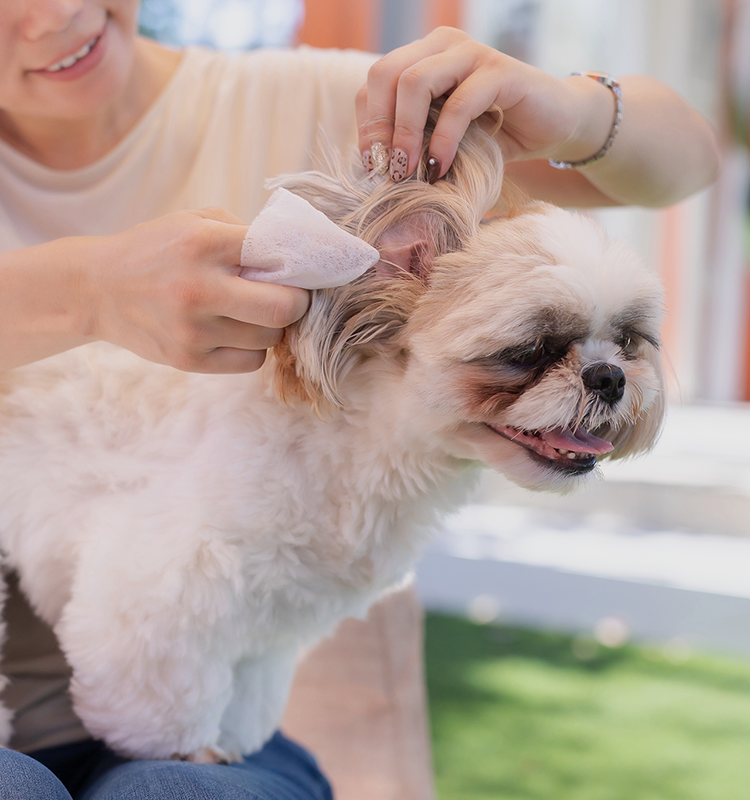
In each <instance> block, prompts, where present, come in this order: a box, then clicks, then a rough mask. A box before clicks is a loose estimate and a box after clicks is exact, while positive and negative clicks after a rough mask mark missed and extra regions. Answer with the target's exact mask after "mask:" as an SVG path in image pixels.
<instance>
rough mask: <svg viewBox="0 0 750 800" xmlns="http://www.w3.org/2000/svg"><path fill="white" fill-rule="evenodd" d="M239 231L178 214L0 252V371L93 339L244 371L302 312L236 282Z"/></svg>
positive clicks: (162, 359)
mask: <svg viewBox="0 0 750 800" xmlns="http://www.w3.org/2000/svg"><path fill="white" fill-rule="evenodd" d="M246 232H247V224H246V223H243V222H241V221H240V220H239V219H237V218H236V217H234V216H232V215H231V214H228V213H226V212H224V211H222V210H220V209H208V210H204V211H180V212H175V213H173V214H168V215H165V216H163V217H159V218H158V219H155V220H153V221H151V222H146V223H143V224H141V225H137V226H135V227H133V228H130V229H128V230H126V231H123V232H122V233H118V234H114V235H111V236H103V237H78V238H70V239H59V240H57V241H55V242H50V243H48V244H45V245H39V246H37V247H31V248H26V249H24V250H17V251H14V252H12V253H5V254H2V257H0V277H3V278H5V280H4V281H0V285H2V286H3V291H2V294H1V295H0V310H6V311H7V313H6V314H2V315H0V339H1V340H2V341H3V342H4V344H5V345H6V346H4V347H3V351H2V353H0V369H7V368H9V367H12V366H17V365H20V364H24V363H28V362H30V361H34V360H37V359H39V358H44V357H45V356H47V355H53V354H54V353H58V352H62V351H63V350H67V349H69V348H71V347H75V346H77V345H80V344H85V343H87V342H91V341H98V340H103V341H107V342H111V343H112V344H116V345H119V346H120V347H124V348H126V349H128V350H131V351H133V352H134V353H136V354H137V355H140V356H142V357H143V358H146V359H149V360H150V361H156V362H157V363H160V364H168V365H170V366H173V367H177V368H178V369H182V370H188V371H192V372H225V373H230V372H250V371H252V370H255V369H258V368H259V367H260V366H261V365H262V364H263V361H264V359H265V352H266V349H267V348H269V347H272V346H273V345H275V344H277V343H278V342H279V341H280V339H281V337H282V334H283V329H284V328H285V327H286V326H288V325H291V324H292V323H293V322H295V321H296V320H298V319H299V318H300V317H301V316H302V315H303V314H304V313H305V311H306V310H307V308H308V305H309V295H308V293H307V292H306V291H304V290H302V289H295V288H292V287H287V286H276V285H274V284H269V283H257V282H252V281H246V280H243V279H242V278H240V277H239V272H240V269H241V268H240V266H239V260H240V251H241V248H242V242H243V239H244V237H245V234H246Z"/></svg>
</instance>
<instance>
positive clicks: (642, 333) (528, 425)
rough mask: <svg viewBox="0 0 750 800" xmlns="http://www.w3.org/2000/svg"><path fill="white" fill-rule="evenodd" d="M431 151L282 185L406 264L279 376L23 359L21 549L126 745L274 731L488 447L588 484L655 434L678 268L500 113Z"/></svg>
mask: <svg viewBox="0 0 750 800" xmlns="http://www.w3.org/2000/svg"><path fill="white" fill-rule="evenodd" d="M419 172H420V174H417V175H415V176H413V177H412V178H411V179H409V180H406V181H404V182H402V183H400V184H394V183H392V182H391V181H389V180H386V179H385V178H384V177H381V176H378V175H370V176H369V177H368V176H365V177H363V175H362V174H361V171H360V173H359V174H358V173H357V172H356V170H352V171H347V170H345V169H343V168H340V169H337V170H334V171H333V172H332V174H323V173H320V172H310V173H305V174H301V175H296V176H289V177H286V178H284V179H282V180H280V181H278V184H279V185H283V186H285V187H286V188H287V189H290V190H291V191H292V192H294V193H296V194H298V195H300V196H302V197H303V198H305V199H306V200H308V201H309V202H311V203H312V204H313V205H314V206H315V207H317V208H318V209H320V210H322V211H323V212H324V213H325V214H326V215H327V216H328V217H329V218H330V219H332V220H333V221H334V222H336V223H338V224H339V225H341V226H343V227H344V228H345V229H346V230H348V231H350V232H353V233H356V234H357V235H358V236H360V237H362V238H363V239H364V240H365V241H367V242H369V243H370V244H372V245H374V246H375V247H377V248H378V250H379V252H380V254H381V256H382V260H381V261H380V262H379V263H378V264H377V266H376V267H375V268H373V269H371V270H369V271H368V272H367V273H365V275H363V276H362V277H361V278H359V279H358V280H356V281H355V282H353V283H351V284H348V285H346V286H343V287H340V288H336V289H325V290H320V291H316V292H314V293H313V299H312V306H311V310H310V312H309V313H308V314H307V315H306V316H305V317H304V318H303V319H302V320H301V321H300V322H299V323H297V324H296V325H295V326H293V328H292V329H290V330H289V331H288V333H287V336H286V338H285V341H284V343H283V345H281V346H279V347H278V348H276V351H275V352H274V353H273V354H272V355H271V356H270V357H269V358H268V360H267V362H266V364H265V365H264V367H263V368H262V370H260V371H259V372H256V373H253V374H249V375H224V376H206V375H198V374H188V373H181V372H178V371H176V370H173V369H170V368H168V367H164V366H160V365H157V364H153V363H150V362H147V361H144V360H142V359H140V358H138V357H136V356H135V355H132V354H131V353H129V352H126V351H124V350H120V349H117V348H115V347H113V346H110V345H107V344H96V345H88V346H85V347H82V348H79V349H77V350H73V351H70V352H67V353H64V354H61V355H58V356H55V357H53V358H49V359H46V360H45V361H42V362H39V363H36V364H31V365H29V366H27V367H24V368H20V369H17V370H14V371H12V372H10V373H6V374H5V375H4V376H0V379H1V380H0V474H1V475H2V481H1V483H0V547H1V548H2V551H3V553H4V560H5V564H6V566H7V568H9V569H13V570H15V571H16V572H17V573H18V575H19V577H20V583H21V586H22V588H23V590H24V592H25V593H26V595H27V596H28V598H29V600H30V601H31V603H32V604H33V606H34V608H35V610H36V611H37V613H38V614H39V615H40V616H41V617H42V618H44V619H45V620H46V621H47V622H48V623H49V624H51V625H52V626H53V628H54V630H55V632H56V634H57V636H58V638H59V640H60V643H61V646H62V648H63V651H64V652H65V654H66V657H67V659H68V661H69V663H70V664H71V666H72V669H73V681H72V686H71V691H72V695H73V698H74V702H75V708H76V711H77V713H78V714H79V716H80V718H81V719H82V720H83V722H84V724H85V725H86V726H87V728H88V729H89V731H90V732H91V733H92V734H93V735H94V736H96V737H100V738H102V739H104V740H105V741H106V742H107V744H108V745H109V746H110V747H112V748H113V749H115V750H116V751H118V752H120V753H123V754H125V755H127V756H132V757H148V758H170V757H174V756H178V757H183V758H190V759H193V760H223V759H227V758H235V757H238V756H239V755H241V754H246V753H249V752H252V751H253V750H255V749H257V748H259V747H260V746H261V745H262V744H263V743H264V742H265V741H266V739H267V738H268V737H269V736H270V734H271V733H272V732H273V730H274V729H275V728H276V726H277V725H278V723H279V720H280V718H281V715H282V711H283V708H284V704H285V701H286V698H287V693H288V690H289V687H290V684H291V680H292V674H293V671H294V666H295V659H296V658H297V655H298V653H299V651H300V648H301V647H304V646H307V645H309V644H311V643H312V642H314V641H315V640H316V639H318V638H320V637H321V636H323V635H325V634H326V633H327V632H329V631H330V630H331V629H332V628H333V627H334V625H335V624H336V623H337V622H338V621H339V620H340V619H341V618H342V617H344V616H347V615H359V614H362V613H364V611H365V610H366V609H367V607H368V605H369V604H370V603H371V602H372V601H373V600H374V599H376V598H377V597H378V596H379V595H381V594H382V593H383V592H385V591H386V590H388V589H389V588H390V587H393V586H395V585H396V584H398V583H399V582H400V581H402V580H403V579H404V577H405V576H407V574H408V573H409V571H410V569H411V567H412V565H413V564H414V562H415V560H416V558H417V557H418V556H419V554H420V550H421V548H422V547H423V545H424V543H425V541H426V540H427V539H428V537H429V536H430V531H431V530H432V529H434V526H435V524H436V522H437V520H438V519H439V517H440V515H441V514H443V513H444V512H446V511H449V510H454V509H455V508H456V507H457V506H459V505H460V504H461V503H462V502H464V500H465V498H466V495H467V492H468V490H469V488H470V486H471V484H472V480H473V476H474V475H475V473H476V472H477V470H476V467H477V466H479V465H482V464H484V465H487V466H489V467H491V468H492V469H495V470H498V471H500V472H501V473H503V474H504V475H506V476H507V477H508V478H510V479H511V480H513V481H515V482H517V483H519V484H521V485H523V486H526V487H529V488H530V489H534V490H558V491H559V490H568V489H570V488H573V487H575V486H576V485H577V484H579V483H580V482H581V481H583V480H584V479H586V478H587V476H590V475H591V474H592V473H593V472H595V469H596V465H597V463H598V461H599V460H600V459H602V458H618V457H622V456H628V455H632V454H635V453H638V452H640V451H644V450H646V449H648V448H649V447H650V446H651V445H652V444H653V442H654V439H655V437H656V435H657V433H658V430H659V428H660V425H661V422H662V416H663V402H664V400H663V398H664V394H663V381H662V372H661V366H660V357H659V352H658V349H659V325H660V320H661V316H662V300H661V290H660V286H659V283H658V281H657V279H656V277H654V275H652V274H651V273H650V272H649V271H647V270H646V268H645V267H644V266H643V265H642V264H641V262H640V261H639V259H638V258H637V257H636V256H635V255H634V254H633V253H632V252H630V251H629V250H628V249H627V248H626V247H625V246H624V245H623V244H621V243H619V242H617V241H612V240H611V239H609V238H607V236H606V235H605V234H604V232H603V231H602V230H601V229H600V228H599V227H597V225H596V224H595V223H594V222H593V221H592V220H591V219H589V218H588V217H586V216H582V215H578V214H572V213H568V212H566V211H563V210H560V209H558V208H555V207H552V206H549V205H545V204H542V203H531V202H520V201H516V202H511V201H508V200H507V199H505V200H504V197H503V196H501V175H502V160H501V154H500V150H499V147H498V145H497V144H496V142H495V140H494V139H493V137H492V136H491V135H490V133H488V132H487V131H485V130H484V129H483V127H482V125H481V124H474V125H472V127H471V129H470V131H469V132H468V134H467V136H466V138H465V140H464V142H463V143H462V145H461V148H460V150H459V153H458V155H457V157H456V160H455V163H454V164H453V166H452V167H451V170H450V172H449V173H448V175H447V176H446V178H445V179H443V180H441V181H438V182H437V183H436V184H435V185H434V186H431V185H429V184H428V183H426V182H425V181H424V180H423V177H424V176H423V175H422V174H421V172H422V170H421V169H420V171H419ZM503 203H504V206H503ZM498 204H499V206H498ZM498 207H500V208H501V209H502V210H501V213H499V214H498V215H497V216H495V217H493V218H487V219H485V217H486V215H487V214H488V212H489V211H490V210H491V209H493V208H498ZM498 525H502V518H501V517H500V518H499V519H498ZM8 717H9V715H8V714H5V715H3V712H2V709H0V731H2V732H3V733H5V735H8V734H9V730H10V720H9V719H8Z"/></svg>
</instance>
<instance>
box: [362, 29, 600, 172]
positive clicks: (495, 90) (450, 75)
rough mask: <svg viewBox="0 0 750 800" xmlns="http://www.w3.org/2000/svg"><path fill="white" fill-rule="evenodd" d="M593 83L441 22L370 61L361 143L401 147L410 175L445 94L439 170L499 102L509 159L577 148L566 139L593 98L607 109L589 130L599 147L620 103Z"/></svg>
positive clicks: (435, 151) (437, 144) (435, 140)
mask: <svg viewBox="0 0 750 800" xmlns="http://www.w3.org/2000/svg"><path fill="white" fill-rule="evenodd" d="M584 80H585V79H584ZM585 82H586V83H589V81H585ZM591 83H592V86H590V87H589V86H586V85H585V84H580V85H579V81H561V80H558V79H556V78H553V77H552V76H550V75H547V74H546V73H545V72H542V71H541V70H539V69H536V68H535V67H532V66H530V65H528V64H524V63H523V62H521V61H517V60H516V59H514V58H511V57H510V56H507V55H505V54H504V53H500V52H498V51H497V50H494V49H493V48H491V47H488V46H486V45H483V44H479V43H478V42H475V41H474V40H472V39H471V38H470V37H469V36H468V35H467V34H465V33H463V32H462V31H458V30H454V29H452V28H438V29H436V30H434V31H433V32H432V33H430V34H429V35H428V36H426V37H425V38H424V39H420V40H419V41H417V42H413V43H412V44H409V45H406V46H405V47H401V48H399V49H397V50H394V51H393V52H391V53H389V54H388V55H386V56H384V57H383V58H382V59H380V60H379V61H377V62H376V63H375V64H374V65H373V67H372V68H371V70H370V73H369V76H368V80H367V84H366V85H365V86H364V87H363V88H362V89H361V90H360V93H359V95H358V98H357V117H358V123H359V137H360V138H359V144H360V149H361V150H362V151H363V152H364V151H366V150H369V149H370V147H371V144H372V143H373V142H376V141H377V142H381V143H382V144H384V145H385V146H386V147H392V148H393V151H394V153H395V152H396V151H401V152H403V153H404V154H405V155H406V158H407V164H408V166H407V170H406V174H410V173H411V172H413V171H414V169H416V166H417V159H418V158H419V157H420V153H421V147H422V134H423V131H424V126H425V122H426V120H427V114H428V112H429V109H430V105H431V103H432V101H433V100H435V99H437V98H439V97H446V100H445V103H444V105H443V107H442V109H441V110H440V115H439V117H438V121H437V124H436V126H435V130H434V132H433V134H432V138H431V141H430V156H431V157H433V158H436V159H438V160H439V161H440V164H441V168H440V171H439V175H438V177H440V176H442V175H443V174H445V172H446V171H447V170H448V167H450V165H451V162H452V161H453V158H454V156H455V154H456V149H457V147H458V143H459V141H460V140H461V139H462V138H463V135H464V133H465V132H466V129H467V128H468V126H469V123H470V122H471V120H473V119H476V118H477V117H479V116H481V115H482V114H483V113H484V112H485V111H487V110H489V109H491V108H493V107H499V108H501V109H502V110H503V115H504V119H503V124H502V127H501V128H500V130H499V132H498V140H499V142H500V145H501V147H502V148H503V154H504V156H505V160H506V161H516V160H524V159H532V158H551V157H553V156H558V155H560V154H564V151H565V150H566V149H567V150H571V148H570V147H567V148H566V145H568V144H569V143H570V142H571V140H574V139H576V138H580V137H581V135H582V134H583V133H584V131H579V130H578V128H579V127H581V116H582V115H583V111H584V106H586V105H588V104H591V105H597V106H598V105H601V106H602V109H603V113H602V114H600V115H598V116H597V114H596V111H597V109H596V108H592V109H591V111H592V115H593V116H594V119H595V120H596V122H597V124H596V125H595V128H596V130H594V131H593V132H592V131H590V130H586V131H585V134H586V138H587V139H589V138H590V139H591V140H592V141H593V142H595V143H594V144H593V145H592V146H593V148H594V150H596V149H598V147H599V144H597V143H600V142H603V141H604V140H605V139H606V137H607V133H608V131H609V127H610V124H611V121H612V116H613V111H614V105H613V99H612V96H611V93H610V92H609V90H608V89H606V88H605V87H601V86H599V87H598V89H597V85H596V84H594V82H593V81H591ZM594 96H596V99H595V100H593V101H592V98H594ZM577 146H578V148H579V149H580V148H581V147H583V148H585V147H586V143H585V142H584V143H583V145H581V143H577Z"/></svg>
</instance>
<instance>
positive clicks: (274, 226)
mask: <svg viewBox="0 0 750 800" xmlns="http://www.w3.org/2000/svg"><path fill="white" fill-rule="evenodd" d="M379 258H380V254H379V253H378V251H377V250H376V249H375V248H374V247H371V246H370V245H369V244H367V243H366V242H363V241H362V239H358V238H357V237H356V236H352V234H351V233H347V232H346V231H345V230H342V229H341V228H339V226H338V225H336V224H335V223H334V222H331V220H330V219H328V217H327V216H326V215H325V214H323V213H322V212H321V211H318V210H317V209H316V208H313V207H312V206H311V205H310V203H308V202H307V200H303V199H302V198H301V197H297V195H296V194H292V193H291V192H288V191H287V190H286V189H277V190H276V191H275V192H274V193H273V194H272V195H271V197H270V199H269V200H268V202H267V203H266V204H265V206H264V207H263V209H262V211H261V212H260V214H258V216H257V217H256V218H255V220H253V224H252V225H251V226H250V227H249V228H248V230H247V234H246V236H245V241H244V242H243V243H242V254H241V255H240V265H241V266H242V267H244V269H243V270H242V272H240V277H241V278H247V279H248V280H252V281H266V282H267V283H280V284H282V285H283V286H299V287H300V288H301V289H328V288H330V287H332V286H343V285H344V284H345V283H349V282H350V281H353V280H354V279H355V278H357V277H359V276H360V275H361V274H362V273H363V272H365V270H367V269H369V267H372V266H374V265H375V264H376V263H377V261H378V259H379Z"/></svg>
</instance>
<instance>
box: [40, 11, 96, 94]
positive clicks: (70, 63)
mask: <svg viewBox="0 0 750 800" xmlns="http://www.w3.org/2000/svg"><path fill="white" fill-rule="evenodd" d="M106 48H107V27H106V25H105V27H104V29H103V30H102V31H101V32H100V33H97V34H96V35H95V36H93V37H92V38H91V39H89V40H88V41H87V42H86V43H85V44H84V45H83V46H82V47H79V48H78V49H77V50H75V51H74V52H72V53H69V54H67V55H65V56H64V57H63V58H60V59H59V60H57V61H55V62H54V63H52V64H50V65H49V66H48V67H45V68H43V69H36V70H30V73H31V74H33V75H39V76H40V77H42V78H46V79H48V80H53V81H74V80H76V79H78V78H80V77H82V76H83V75H86V74H87V73H89V72H91V70H93V69H95V68H96V67H97V66H98V64H99V63H100V62H101V60H102V58H103V57H104V54H105V52H106Z"/></svg>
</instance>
